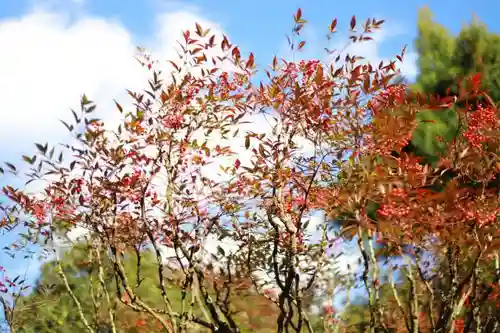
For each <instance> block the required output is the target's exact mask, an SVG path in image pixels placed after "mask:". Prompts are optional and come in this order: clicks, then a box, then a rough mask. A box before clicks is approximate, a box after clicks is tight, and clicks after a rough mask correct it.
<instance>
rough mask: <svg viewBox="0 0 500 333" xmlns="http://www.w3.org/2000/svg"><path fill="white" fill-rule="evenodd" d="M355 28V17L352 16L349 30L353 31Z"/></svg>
mask: <svg viewBox="0 0 500 333" xmlns="http://www.w3.org/2000/svg"><path fill="white" fill-rule="evenodd" d="M355 27H356V16H353V17H352V18H351V30H354V28H355Z"/></svg>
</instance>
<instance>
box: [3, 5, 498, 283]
mask: <svg viewBox="0 0 500 333" xmlns="http://www.w3.org/2000/svg"><path fill="white" fill-rule="evenodd" d="M424 5H428V6H429V7H430V8H431V10H432V11H433V13H434V15H435V19H436V20H437V21H438V22H440V23H441V24H443V25H445V26H446V27H448V28H449V29H450V30H451V31H452V32H458V31H459V29H460V27H461V25H462V24H464V23H466V22H469V21H470V19H471V17H472V14H475V15H477V16H478V17H479V18H480V19H481V20H482V21H483V22H484V23H486V24H487V25H488V27H489V29H490V30H491V31H495V32H500V21H498V13H499V12H500V1H498V0H475V1H463V0H434V1H417V0H404V1H397V0H385V1H381V0H380V1H375V0H372V1H365V0H358V1H353V2H350V1H334V0H328V1H327V0H309V1H298V0H275V1H269V0H267V1H264V0H253V1H236V0H232V1H231V0H225V1H218V0H203V1H202V0H200V1H178V2H174V1H169V0H163V1H160V0H0V45H2V52H1V53H0V90H1V91H2V97H1V98H0V115H1V116H2V123H1V124H0V140H1V141H2V142H3V144H2V145H0V160H10V161H18V160H19V156H20V154H22V153H26V152H32V148H33V145H32V142H34V141H37V142H43V141H46V140H49V141H52V142H54V141H56V142H57V141H60V140H63V139H64V137H65V136H64V134H63V131H61V130H63V128H62V126H61V125H59V124H58V120H59V119H64V118H65V119H68V115H70V114H69V108H70V107H75V106H76V105H77V103H78V98H79V96H80V95H81V94H82V93H87V94H89V96H90V97H91V98H92V99H94V100H96V101H97V102H99V103H100V105H102V106H103V108H106V107H112V99H113V98H118V99H119V98H120V97H124V96H125V93H124V89H125V88H134V87H137V88H140V87H141V86H143V85H142V83H144V81H142V80H143V79H144V77H143V76H142V74H141V73H142V72H141V69H140V68H137V67H138V66H137V65H136V63H135V61H134V60H133V59H132V55H133V50H134V46H146V47H148V48H150V49H152V50H153V51H157V52H156V53H154V54H155V55H157V56H158V57H160V58H161V57H163V56H172V52H171V51H170V48H171V47H172V45H173V42H174V41H175V40H176V38H178V36H179V34H180V30H181V29H185V28H189V27H192V25H193V23H194V22H195V21H199V22H204V23H206V24H207V25H208V26H213V27H215V28H217V29H218V30H219V31H223V32H224V33H226V34H228V35H229V37H230V40H231V41H232V42H234V43H236V44H238V45H240V46H241V48H242V50H243V51H247V52H249V51H252V52H254V53H255V56H256V61H257V63H258V64H259V65H267V64H268V63H270V61H271V59H272V57H273V55H274V54H279V55H282V54H284V49H285V45H286V44H285V41H286V39H285V37H284V35H285V34H286V33H288V31H289V30H290V28H291V26H292V15H293V14H294V13H295V11H296V9H297V8H298V7H300V8H302V11H303V16H304V17H305V18H306V19H307V20H308V21H309V22H310V24H309V25H308V27H307V29H306V33H305V34H306V36H307V37H309V38H308V40H309V44H308V46H307V47H308V48H307V51H306V52H307V53H306V55H307V56H312V57H318V58H319V57H322V56H323V53H322V50H323V47H325V46H327V44H326V38H325V37H324V36H325V34H326V32H327V26H328V25H329V23H330V22H331V20H332V19H333V18H335V17H336V18H338V19H339V28H342V27H346V26H347V25H348V23H349V20H350V18H351V16H352V15H353V14H355V15H356V16H357V17H358V19H359V21H360V22H362V21H364V19H366V18H368V17H375V18H378V19H385V20H386V21H387V23H386V27H385V28H384V29H383V30H382V31H383V32H382V35H381V37H380V38H379V39H378V44H377V43H375V45H374V44H372V45H371V46H366V47H365V46H362V47H359V48H358V49H356V50H359V51H360V52H361V53H363V54H364V55H366V56H367V57H368V58H369V60H373V61H377V60H381V59H387V58H390V57H393V56H394V55H395V54H397V53H399V51H400V50H401V48H402V47H403V46H404V45H405V44H408V54H409V56H408V61H409V63H408V64H406V65H405V66H406V67H405V69H406V70H407V71H408V73H409V75H414V74H415V66H414V63H413V62H414V60H415V54H414V53H413V47H412V42H413V39H414V37H415V34H416V17H417V10H418V8H420V7H422V6H424ZM344 31H345V30H344ZM345 36H346V35H343V34H342V30H341V32H340V33H339V34H338V37H337V40H334V44H335V45H341V44H342V43H343V40H345ZM8 182H12V179H3V180H0V184H2V185H3V184H5V183H8ZM11 240H12V238H11V237H8V238H6V237H5V236H3V237H2V236H0V241H2V242H4V243H6V242H8V241H11ZM22 264H23V262H22V261H19V260H18V261H13V260H10V259H8V258H7V257H6V256H5V255H3V254H2V253H0V265H3V266H6V267H7V269H13V270H17V271H18V272H19V273H22V268H23V267H22V266H20V265H22ZM31 267H32V270H33V273H35V272H36V267H37V266H36V265H32V266H31Z"/></svg>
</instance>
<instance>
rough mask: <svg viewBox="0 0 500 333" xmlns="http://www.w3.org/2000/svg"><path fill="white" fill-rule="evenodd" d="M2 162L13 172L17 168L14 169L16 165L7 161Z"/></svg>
mask: <svg viewBox="0 0 500 333" xmlns="http://www.w3.org/2000/svg"><path fill="white" fill-rule="evenodd" d="M4 163H5V165H6V166H7V167H8V168H9V169H10V170H11V171H13V172H17V169H16V167H15V166H14V164H12V163H9V162H4Z"/></svg>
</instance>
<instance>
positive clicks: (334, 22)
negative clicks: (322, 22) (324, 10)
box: [330, 19, 337, 32]
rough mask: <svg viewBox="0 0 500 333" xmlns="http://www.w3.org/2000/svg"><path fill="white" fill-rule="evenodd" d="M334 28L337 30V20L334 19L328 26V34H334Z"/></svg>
mask: <svg viewBox="0 0 500 333" xmlns="http://www.w3.org/2000/svg"><path fill="white" fill-rule="evenodd" d="M336 28H337V19H334V20H333V21H332V23H331V24H330V32H335V29H336Z"/></svg>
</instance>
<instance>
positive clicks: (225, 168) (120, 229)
mask: <svg viewBox="0 0 500 333" xmlns="http://www.w3.org/2000/svg"><path fill="white" fill-rule="evenodd" d="M294 21H295V24H294V29H293V35H292V36H291V37H290V38H289V41H290V47H291V49H292V50H295V51H300V49H302V48H303V47H304V46H305V41H302V40H301V39H300V31H301V30H302V28H303V27H304V25H305V23H306V21H305V20H304V19H303V17H302V12H301V10H300V9H299V10H298V11H297V12H296V14H295V16H294ZM382 23H383V21H377V20H375V19H370V20H367V21H366V23H365V24H364V25H363V26H362V27H359V25H358V23H357V20H356V18H355V17H353V18H352V19H351V21H350V39H351V41H352V42H353V43H359V42H366V41H369V40H370V39H371V38H370V36H369V35H370V33H371V32H372V31H373V30H375V29H378V28H379V27H380V25H381V24H382ZM336 25H337V20H334V21H332V23H331V25H330V27H329V30H330V35H331V34H333V33H335V31H336ZM356 28H358V29H360V32H357V31H356ZM183 36H184V40H183V41H182V42H181V43H180V45H181V46H182V52H181V54H180V58H181V59H182V61H181V62H180V63H175V62H170V63H171V65H172V75H171V78H169V79H168V80H167V79H165V80H162V78H161V73H160V72H159V71H157V70H156V68H155V66H156V64H155V63H153V62H152V61H151V58H150V57H149V56H147V55H143V57H142V58H140V61H142V62H143V63H144V65H145V67H147V68H148V69H149V70H151V71H152V79H151V80H150V82H149V86H150V89H148V90H146V91H145V92H130V96H131V97H132V100H133V102H134V108H133V109H132V110H130V111H129V110H127V109H126V108H125V107H123V106H121V105H120V104H118V103H117V109H118V111H119V112H120V113H121V114H122V115H123V122H122V123H121V124H120V126H118V128H116V129H112V128H109V127H106V125H105V124H104V122H103V121H101V120H99V119H96V118H94V117H95V116H94V111H95V108H96V107H95V104H94V103H93V102H91V101H90V100H89V99H88V98H87V97H85V96H84V97H83V98H82V101H81V102H82V103H81V104H82V110H81V111H82V112H81V114H80V115H78V114H76V113H74V117H75V123H74V124H67V123H65V126H66V127H67V128H68V130H69V131H70V132H71V133H72V134H73V135H74V139H75V140H74V141H72V142H68V143H67V144H66V145H64V146H63V147H62V149H61V151H60V154H59V151H56V150H55V149H56V148H51V147H49V145H48V144H37V149H38V150H39V152H38V153H37V154H36V155H34V156H33V157H28V156H26V157H25V158H24V160H25V162H26V163H27V164H29V165H31V168H30V171H29V173H28V177H29V178H30V180H29V181H40V179H44V180H45V183H44V188H43V191H41V193H37V194H36V195H30V194H28V193H27V192H25V191H23V190H18V189H14V188H13V187H9V186H7V187H5V188H4V194H5V196H6V197H7V198H8V199H9V200H10V202H11V205H10V206H7V205H5V207H4V210H5V211H6V212H8V213H9V214H8V217H9V218H8V219H6V221H7V222H5V223H4V224H5V225H7V228H12V226H13V225H16V224H24V225H25V226H26V227H27V228H28V229H29V231H30V232H29V234H28V235H26V236H25V238H26V239H28V240H29V241H31V242H35V243H36V242H44V241H45V242H46V243H47V244H49V247H50V244H52V247H53V249H54V250H55V251H53V255H54V256H55V261H54V262H55V266H56V267H55V271H56V273H57V274H58V275H59V278H60V280H61V281H62V282H63V286H64V288H65V293H66V298H67V299H68V301H72V302H73V304H74V306H75V307H74V310H73V311H74V314H75V315H76V316H77V318H78V319H79V321H80V323H81V325H82V329H83V330H84V331H86V332H89V333H91V332H95V330H96V323H97V322H98V321H97V320H92V319H91V317H92V315H94V314H91V313H89V312H87V310H86V309H87V308H84V307H83V306H82V302H83V301H85V300H86V299H88V295H87V296H85V295H82V296H81V297H80V298H79V297H78V296H77V295H76V293H75V289H78V288H79V287H81V285H78V286H75V285H72V283H71V280H70V278H69V277H71V275H74V273H72V272H71V270H70V271H65V269H64V267H63V266H62V261H61V258H60V256H59V252H58V251H57V246H54V244H55V240H56V236H57V235H61V234H66V233H67V232H69V231H74V230H75V228H77V227H80V228H83V229H84V230H86V239H87V241H88V242H89V243H88V245H91V247H89V248H88V249H89V250H86V251H84V252H83V253H84V254H85V255H86V256H87V258H88V259H86V260H88V262H89V263H91V262H93V263H95V265H96V266H97V268H98V271H99V268H103V267H110V268H109V273H107V274H109V279H110V280H114V281H115V285H114V287H112V286H108V285H107V283H106V280H104V282H105V283H102V281H100V283H96V285H95V287H94V288H93V289H95V290H96V292H98V293H99V294H100V295H103V304H104V307H103V308H102V309H103V314H102V316H103V318H105V319H103V320H105V322H106V323H107V325H109V326H110V330H111V332H113V333H115V332H118V331H119V330H120V329H121V327H118V324H119V323H120V320H118V318H124V317H125V318H127V317H128V314H127V313H128V312H120V311H119V309H123V311H135V312H137V313H138V314H136V316H139V315H144V318H145V319H144V323H153V322H154V323H155V324H156V323H158V325H159V326H158V328H156V329H157V331H160V330H162V331H165V332H188V331H192V330H193V329H195V328H194V327H197V328H199V329H205V330H208V331H211V332H240V331H242V330H243V329H245V328H246V329H252V327H250V326H251V325H252V326H253V325H254V324H252V321H253V320H255V318H256V317H259V316H261V317H262V316H264V314H259V313H253V314H248V316H249V317H251V318H248V321H247V322H244V320H243V319H242V316H241V313H238V309H241V308H242V306H241V305H238V302H240V303H241V302H242V301H244V298H242V297H240V296H241V295H238V292H239V291H240V290H241V289H243V290H249V289H250V286H253V290H254V291H255V292H257V293H259V295H260V298H259V300H262V299H263V298H265V299H266V300H267V302H269V303H268V304H269V307H268V308H267V307H266V309H271V308H273V307H274V309H275V310H276V312H274V311H268V312H266V314H265V315H266V316H270V317H271V318H266V320H267V319H270V320H269V321H268V323H269V322H272V330H273V331H276V332H279V333H281V332H285V331H286V332H289V331H295V332H303V331H308V332H314V331H320V330H322V331H326V332H330V331H332V332H340V331H342V332H343V331H346V332H347V331H352V330H353V327H352V325H351V323H350V322H349V318H346V316H345V314H346V313H336V311H335V309H334V308H333V306H332V305H331V302H332V300H333V297H334V294H335V293H336V292H338V291H339V290H347V291H349V290H350V289H352V288H353V287H355V286H363V288H364V289H365V290H366V292H367V295H368V305H369V307H368V315H369V321H368V325H367V326H366V327H365V329H366V330H367V331H369V332H373V333H374V332H379V331H385V332H389V331H393V332H394V331H398V332H400V331H408V332H412V333H416V332H455V331H463V330H464V329H465V330H466V331H468V330H469V329H470V328H475V329H476V331H481V330H482V329H483V328H484V329H488V330H490V329H492V330H494V329H496V326H492V325H498V321H490V322H484V321H483V318H485V317H486V316H485V314H488V313H490V312H489V311H490V310H491V307H492V306H493V305H495V304H496V303H494V299H493V304H490V303H488V302H487V300H488V299H490V300H491V297H492V296H495V292H496V291H495V290H496V289H495V288H496V286H497V284H498V279H499V278H500V269H499V268H498V266H499V265H500V264H499V258H498V244H499V235H498V232H497V230H498V216H499V213H500V202H499V200H498V189H497V188H495V187H492V186H490V185H491V183H492V182H493V181H494V180H495V177H496V174H497V173H498V171H499V169H500V161H499V159H498V151H499V149H498V147H499V143H500V136H499V135H498V131H499V129H500V122H499V118H498V110H497V108H496V106H495V105H494V104H493V103H492V102H491V99H490V98H489V97H488V95H487V94H485V93H484V91H483V90H482V89H481V86H482V81H481V79H482V77H481V76H480V75H475V76H473V77H471V78H468V79H467V80H465V81H463V82H462V83H460V89H458V90H457V94H455V95H454V96H445V97H434V96H431V97H427V96H424V95H419V94H413V93H411V92H410V93H409V92H408V87H406V86H405V85H404V84H391V82H392V80H393V79H394V78H395V77H396V76H397V75H398V72H397V70H396V62H390V63H388V64H384V63H382V64H380V65H379V66H378V67H374V66H372V65H359V64H358V61H359V60H360V58H359V57H356V56H355V55H348V56H347V57H345V58H344V59H342V58H341V57H340V56H337V55H336V54H333V57H334V58H333V60H332V62H331V63H329V64H323V63H321V62H320V61H318V60H315V59H311V60H304V61H300V62H298V63H297V62H290V61H286V60H284V59H282V60H278V59H277V58H274V59H273V61H272V65H271V68H270V69H269V70H265V74H266V76H267V79H266V81H263V82H260V83H258V84H256V83H255V82H254V80H253V76H254V74H255V73H256V66H255V59H254V55H253V54H251V53H250V54H249V55H248V56H243V55H242V54H241V52H240V50H239V49H238V47H236V46H234V45H232V44H231V43H230V42H229V41H228V40H227V39H226V38H225V37H223V38H222V39H221V40H220V41H217V42H216V36H212V35H210V32H209V31H208V30H205V29H203V28H202V27H201V26H199V25H196V29H195V30H194V31H192V32H189V31H186V32H184V35H183ZM327 52H328V53H330V54H331V53H332V51H329V50H327ZM403 56H404V51H403V52H402V54H401V55H398V59H399V60H402V58H403ZM449 109H454V110H455V114H456V116H457V124H458V125H457V127H458V130H457V135H456V136H455V138H454V139H453V140H451V141H447V142H446V141H445V142H443V147H442V149H443V150H444V151H445V154H442V155H440V154H438V155H436V158H437V160H436V161H433V162H434V164H430V162H428V161H426V160H424V159H422V158H421V157H420V156H418V155H416V154H415V153H413V152H411V151H406V150H405V147H407V146H408V144H409V143H410V141H411V140H412V139H413V134H414V133H415V130H416V129H417V128H418V126H419V124H420V123H421V120H422V119H421V118H420V117H421V112H424V111H425V110H431V111H433V112H442V111H443V110H449ZM263 118H265V119H268V118H269V119H268V121H269V124H270V126H271V129H272V130H271V131H269V132H265V133H259V132H255V131H251V130H249V131H246V133H241V135H240V133H239V131H240V130H241V129H242V128H244V127H243V125H244V124H246V122H247V121H257V119H263ZM260 129H261V128H257V130H260ZM236 140H241V144H242V147H244V148H245V153H246V154H248V155H249V158H246V157H245V154H243V153H241V152H239V153H237V152H236V151H235V150H236V148H234V146H231V141H236ZM68 154H71V155H72V156H73V158H72V160H71V161H69V163H68V162H65V161H64V156H67V155H68ZM210 164H216V165H217V164H219V166H220V169H221V170H222V175H216V174H215V173H213V172H210V169H209V168H208V166H210ZM9 168H10V169H11V170H10V171H11V172H13V173H15V172H16V170H17V169H16V167H15V166H14V165H11V166H10V167H9ZM443 175H446V177H443ZM316 210H323V211H325V212H326V213H327V215H328V216H329V217H331V218H334V219H336V220H340V221H342V223H341V224H342V228H341V230H340V235H336V234H332V233H331V232H329V231H328V229H327V228H326V226H322V229H321V239H320V241H319V242H313V241H311V239H309V235H308V234H307V225H308V223H309V222H308V219H309V217H310V215H311V214H312V213H314V212H315V211H316ZM19 212H21V213H22V214H19ZM210 237H216V238H217V239H219V240H221V241H224V242H229V243H232V244H233V245H235V246H234V249H227V248H226V249H225V248H224V247H222V246H221V247H219V248H218V249H217V251H216V253H210V254H209V257H210V259H211V260H209V261H208V262H207V260H206V258H207V251H208V249H207V240H209V239H210ZM339 237H344V238H348V239H352V240H353V241H355V242H356V243H357V246H358V249H359V252H360V253H361V258H360V262H359V267H357V268H356V269H352V272H349V274H347V276H346V275H345V274H344V273H342V272H339V270H338V266H335V261H336V260H338V258H339V256H340V255H342V253H339V252H338V251H335V249H334V245H335V244H338V241H339V239H342V238H339ZM375 241H376V242H377V244H374V243H375ZM146 248H147V249H150V250H151V251H152V252H151V253H153V256H152V258H148V257H147V256H146V259H144V260H145V262H148V263H151V265H152V266H154V268H153V267H151V268H150V271H154V272H155V278H154V285H155V287H156V288H157V290H158V291H157V292H156V293H154V294H150V293H147V292H146V293H145V294H142V291H141V289H140V283H138V282H137V281H141V280H142V278H143V277H146V276H147V275H146V274H145V273H143V272H142V271H141V269H140V267H141V265H137V262H136V265H130V266H127V261H126V260H127V258H128V257H129V253H136V254H137V253H138V254H139V255H138V256H137V258H141V257H142V255H143V254H145V253H147V252H142V251H140V250H141V249H146ZM165 248H166V249H168V251H170V253H172V256H173V258H174V262H175V263H176V266H177V271H176V273H178V274H179V279H178V281H179V282H178V286H180V295H179V294H178V293H175V292H173V293H172V292H171V291H172V289H169V287H170V286H172V285H175V283H174V282H172V281H170V280H169V279H168V275H167V273H166V271H165V259H166V258H165V255H164V254H162V250H161V249H165ZM90 249H93V250H90ZM395 256H396V257H399V258H400V259H401V261H402V263H401V264H400V265H399V266H396V267H394V269H393V268H392V267H390V266H389V267H390V269H388V270H387V269H386V268H384V267H387V261H388V258H391V257H395ZM132 257H133V256H132ZM426 257H427V258H431V259H432V258H433V259H434V260H437V261H440V262H439V263H437V264H432V265H431V264H429V262H430V261H431V260H430V259H425V258H426ZM94 260H96V261H94ZM138 260H139V259H136V261H138ZM491 261H494V262H495V265H496V266H495V265H494V266H491V265H489V266H488V265H486V263H491ZM106 262H107V263H108V264H104V263H106ZM141 262H142V259H141ZM106 265H108V266H106ZM332 265H333V267H332ZM436 267H438V268H439V269H437V270H436V269H435V268H436ZM445 267H446V268H447V269H445ZM134 268H135V269H134ZM259 272H260V273H266V274H267V276H268V277H269V278H270V279H271V283H269V282H267V283H266V281H263V279H262V278H258V277H257V273H259ZM395 273H398V274H397V276H399V277H398V278H396V276H395ZM103 274H104V273H103ZM143 274H144V275H143ZM68 275H69V277H68ZM98 277H99V272H98ZM73 278H74V276H73ZM383 279H385V280H387V282H388V285H387V284H386V285H385V287H386V289H384V288H382V286H383V285H384V283H385V282H386V281H384V280H383ZM98 280H99V278H98ZM101 280H102V279H101ZM491 281H493V282H494V283H495V284H494V285H489V284H487V283H490V282H491ZM152 284H153V281H151V282H150V283H147V285H148V286H149V287H151V285H152ZM387 286H388V287H387ZM436 286H438V287H439V290H440V293H436V292H435V290H437V289H435V288H436ZM113 288H114V290H113ZM170 288H172V287H170ZM148 290H150V289H149V288H148ZM169 291H170V292H169ZM63 292H64V291H63ZM383 292H384V293H383ZM318 293H322V294H323V295H326V297H327V302H328V303H326V305H324V306H323V309H322V310H321V317H322V321H321V322H318V321H315V319H314V316H313V314H312V313H311V305H312V304H313V301H312V299H313V298H314V297H313V296H314V295H315V294H318ZM391 293H392V295H391ZM233 294H236V296H237V297H231V296H232V295H233ZM384 295H385V296H384ZM382 296H384V298H382ZM86 297H87V298H86ZM466 301H467V302H468V304H470V306H469V307H467V306H466ZM158 302H160V303H161V304H160V305H158ZM255 302H257V301H255ZM259 302H260V301H259ZM252 303H253V304H254V305H255V303H254V301H252ZM115 304H120V308H118V307H117V306H115ZM259 307H260V306H259ZM347 308H349V307H347ZM8 309H9V311H11V312H12V313H15V311H16V307H15V306H10V305H9V307H8ZM394 309H397V311H398V313H399V316H398V317H395V315H394V313H395V311H394ZM98 314H99V315H100V312H99V311H97V312H96V313H95V315H96V316H97V315H98ZM72 315H73V314H72ZM273 317H275V318H273ZM13 318H14V319H15V316H10V324H11V329H12V328H14V329H15V327H14V326H13V324H14V323H15V320H13ZM495 322H496V324H495ZM142 323H143V322H142V321H141V324H142ZM249 324H250V325H249ZM139 326H141V325H139ZM138 330H140V328H138Z"/></svg>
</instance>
